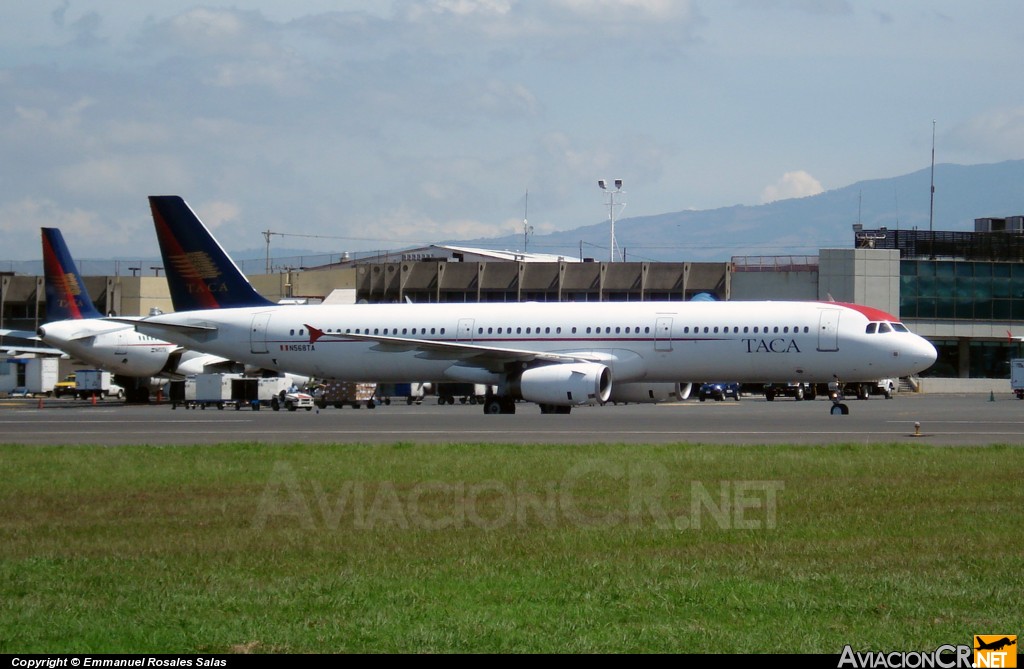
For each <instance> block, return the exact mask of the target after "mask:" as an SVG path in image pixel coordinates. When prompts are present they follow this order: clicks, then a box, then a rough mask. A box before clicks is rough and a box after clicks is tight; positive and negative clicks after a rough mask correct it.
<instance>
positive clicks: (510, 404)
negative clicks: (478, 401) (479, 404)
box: [484, 394, 516, 415]
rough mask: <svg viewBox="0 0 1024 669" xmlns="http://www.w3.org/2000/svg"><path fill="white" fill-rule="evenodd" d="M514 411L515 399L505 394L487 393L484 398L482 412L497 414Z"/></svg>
mask: <svg viewBox="0 0 1024 669" xmlns="http://www.w3.org/2000/svg"><path fill="white" fill-rule="evenodd" d="M515 412H516V401H515V400H514V399H512V398H511V397H508V396H507V395H490V394H489V395H487V397H486V399H484V413H486V414H492V415H497V414H500V413H506V414H511V413H515Z"/></svg>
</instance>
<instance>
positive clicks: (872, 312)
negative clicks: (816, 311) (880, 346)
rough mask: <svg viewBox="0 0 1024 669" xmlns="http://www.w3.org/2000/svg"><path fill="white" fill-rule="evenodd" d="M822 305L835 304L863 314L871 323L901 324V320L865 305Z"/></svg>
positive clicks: (846, 303) (841, 303) (840, 303)
mask: <svg viewBox="0 0 1024 669" xmlns="http://www.w3.org/2000/svg"><path fill="white" fill-rule="evenodd" d="M822 304H834V305H837V306H840V307H846V308H847V309H853V310H854V311H857V312H859V313H861V314H863V315H864V316H865V318H867V319H868V320H869V321H889V322H890V323H899V322H900V319H898V318H896V317H895V316H893V315H892V314H890V313H888V312H885V311H882V310H881V309H875V308H874V307H866V306H864V305H863V304H852V303H850V302H822Z"/></svg>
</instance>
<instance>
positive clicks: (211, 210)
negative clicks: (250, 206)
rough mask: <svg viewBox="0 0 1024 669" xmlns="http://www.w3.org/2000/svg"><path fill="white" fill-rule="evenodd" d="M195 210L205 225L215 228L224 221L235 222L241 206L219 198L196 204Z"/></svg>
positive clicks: (240, 211)
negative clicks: (218, 199)
mask: <svg viewBox="0 0 1024 669" xmlns="http://www.w3.org/2000/svg"><path fill="white" fill-rule="evenodd" d="M196 211H197V212H198V215H199V219H200V220H201V221H202V222H203V223H204V224H205V225H206V227H208V228H210V229H211V230H216V229H217V228H219V227H220V226H222V225H224V224H225V223H231V222H236V221H237V220H238V218H239V215H240V214H241V213H242V208H241V207H240V206H238V205H237V204H235V203H234V202H226V201H223V200H220V201H214V202H207V203H206V204H202V205H198V206H197V207H196Z"/></svg>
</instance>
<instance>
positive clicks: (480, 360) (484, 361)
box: [306, 324, 599, 372]
mask: <svg viewBox="0 0 1024 669" xmlns="http://www.w3.org/2000/svg"><path fill="white" fill-rule="evenodd" d="M306 327H307V328H310V332H312V333H317V332H319V330H317V329H316V328H313V327H311V326H309V325H308V324H307V325H306ZM314 336H315V334H314ZM322 336H326V337H330V335H322ZM340 337H341V338H343V339H362V340H365V341H373V342H376V343H377V345H376V346H374V347H373V350H375V351H381V352H394V353H400V352H404V351H417V354H416V357H417V358H424V359H427V360H451V361H452V362H453V363H456V364H460V365H463V366H466V367H480V368H483V369H487V370H489V371H492V372H501V371H504V370H505V368H506V366H507V365H508V364H509V363H513V362H521V363H530V362H546V363H572V362H597V361H599V358H598V357H596V356H593V355H589V354H584V353H580V354H576V353H550V352H547V351H530V350H524V349H516V348H502V347H499V346H481V345H479V344H469V343H465V342H449V341H425V340H423V339H412V338H408V337H389V336H384V335H365V334H351V333H346V334H344V335H340ZM315 338H316V339H319V338H320V337H315Z"/></svg>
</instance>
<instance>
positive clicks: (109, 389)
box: [75, 369, 124, 400]
mask: <svg viewBox="0 0 1024 669" xmlns="http://www.w3.org/2000/svg"><path fill="white" fill-rule="evenodd" d="M75 394H76V395H77V396H78V397H79V399H83V400H84V399H89V398H90V397H96V398H99V399H103V398H105V397H116V398H117V399H124V388H122V387H121V386H119V385H117V384H116V383H114V382H113V381H112V380H111V374H110V372H107V371H104V370H102V369H78V370H75Z"/></svg>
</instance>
